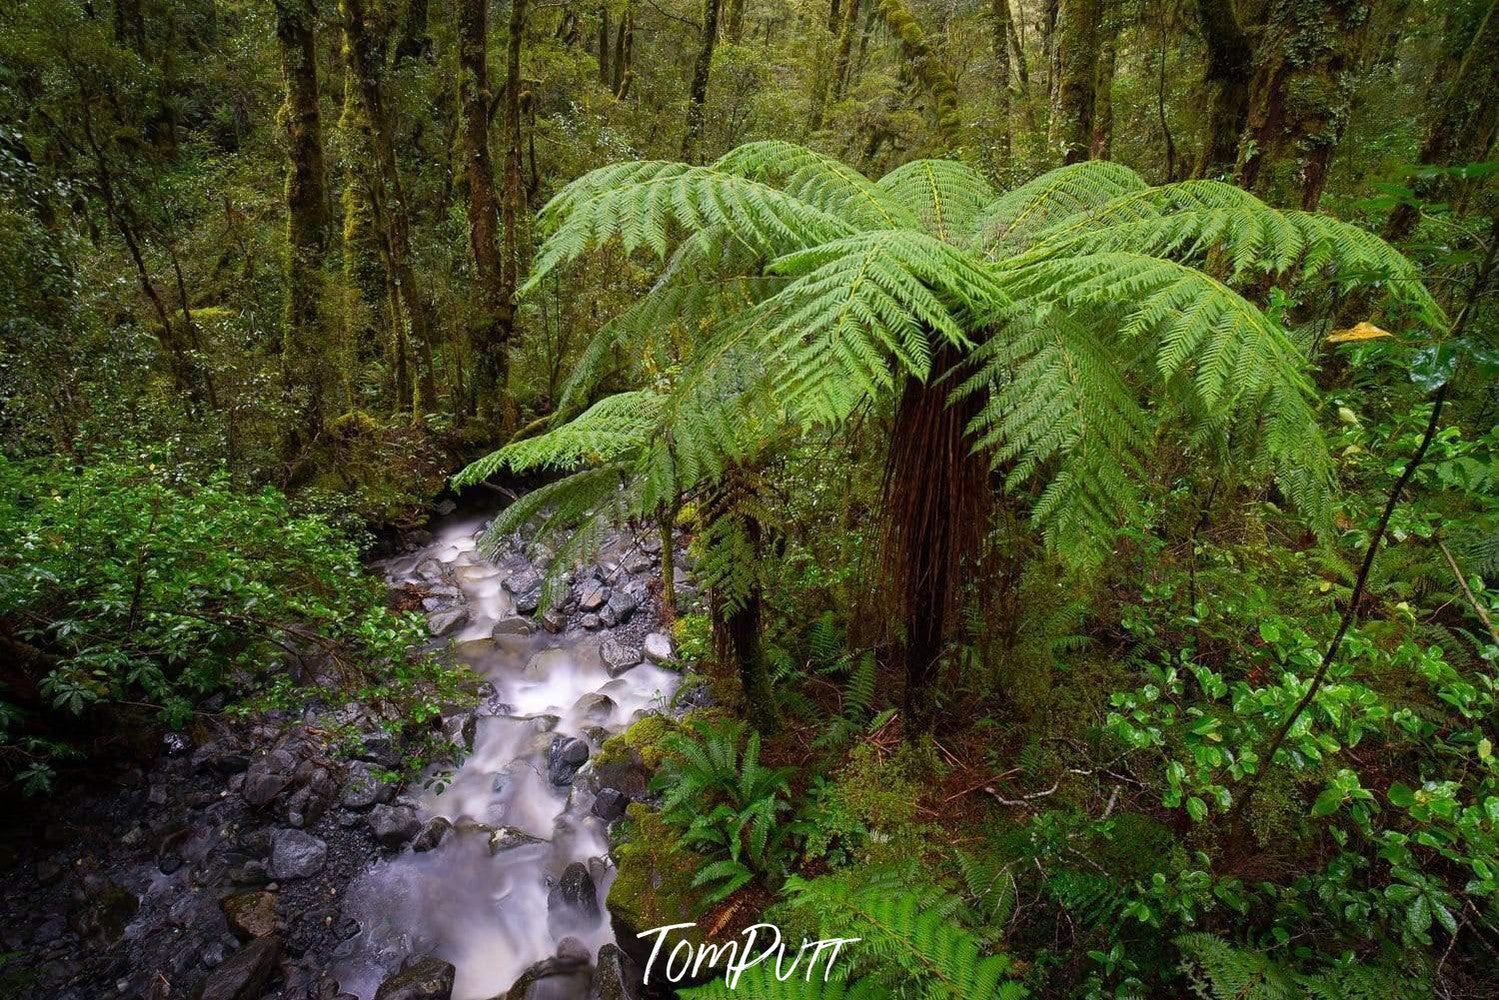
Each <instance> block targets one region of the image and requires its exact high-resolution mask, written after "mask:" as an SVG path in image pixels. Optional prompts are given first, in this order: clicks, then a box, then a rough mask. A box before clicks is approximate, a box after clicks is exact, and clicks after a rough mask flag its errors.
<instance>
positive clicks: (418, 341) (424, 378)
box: [342, 0, 437, 419]
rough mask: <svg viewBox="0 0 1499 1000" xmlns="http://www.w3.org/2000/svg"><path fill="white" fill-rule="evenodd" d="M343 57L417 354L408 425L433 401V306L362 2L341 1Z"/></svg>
mask: <svg viewBox="0 0 1499 1000" xmlns="http://www.w3.org/2000/svg"><path fill="white" fill-rule="evenodd" d="M342 4H343V20H344V34H345V38H346V40H347V45H345V47H344V51H345V54H346V56H347V57H348V59H349V60H350V62H349V69H350V70H351V72H352V73H353V76H354V78H355V81H356V83H357V85H358V89H359V98H360V103H361V105H362V108H363V111H364V114H365V117H366V119H367V120H368V122H369V135H370V145H371V149H372V151H373V152H374V159H375V169H374V170H373V171H372V172H371V177H372V178H373V179H374V183H373V185H372V189H371V195H372V198H373V200H374V203H375V206H376V209H375V210H376V213H377V215H378V216H380V217H381V220H382V221H383V223H384V233H383V240H384V243H385V246H386V257H387V260H388V262H389V267H390V277H391V281H392V283H393V286H394V292H395V299H396V301H397V302H398V303H399V305H400V308H401V312H402V314H403V318H404V320H405V323H406V326H407V327H408V328H409V329H410V331H411V339H412V341H413V344H412V347H413V348H415V351H416V361H417V377H416V379H415V389H414V390H413V392H412V394H411V399H410V404H411V415H412V419H420V418H421V415H422V413H423V412H424V411H425V408H426V407H427V406H430V405H432V404H433V403H435V402H436V399H437V383H436V376H435V374H434V369H433V361H432V353H433V330H432V303H431V300H430V298H429V296H428V294H427V292H426V289H425V286H423V285H421V284H419V283H418V282H417V280H416V275H415V272H414V271H413V269H412V266H411V208H410V205H409V204H408V202H407V200H406V196H405V191H404V189H403V187H402V184H401V173H400V170H399V168H398V166H397V163H396V151H395V141H394V138H393V136H392V134H391V133H392V130H391V125H390V120H389V117H388V116H387V115H386V113H385V106H384V101H383V96H382V94H381V75H382V74H381V65H382V63H381V60H380V59H379V58H377V52H376V49H375V46H374V45H373V44H372V40H371V38H370V34H369V20H368V18H367V16H366V13H365V0H342Z"/></svg>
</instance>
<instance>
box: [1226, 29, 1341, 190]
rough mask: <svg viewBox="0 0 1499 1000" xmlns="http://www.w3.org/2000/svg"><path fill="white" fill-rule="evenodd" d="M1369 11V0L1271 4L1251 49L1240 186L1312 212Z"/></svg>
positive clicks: (1329, 159) (1238, 171)
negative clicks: (1294, 203) (1252, 52)
mask: <svg viewBox="0 0 1499 1000" xmlns="http://www.w3.org/2000/svg"><path fill="white" fill-rule="evenodd" d="M1369 10H1370V3H1369V0H1272V2H1271V4H1270V6H1269V8H1268V12H1267V16H1266V19H1265V29H1264V33H1263V35H1262V36H1261V38H1260V41H1259V44H1258V45H1256V46H1255V57H1254V75H1253V79H1252V80H1251V82H1250V87H1249V114H1248V119H1247V124H1246V126H1245V129H1244V135H1243V138H1242V140H1241V141H1240V143H1239V159H1238V166H1237V168H1236V174H1237V176H1236V180H1237V181H1238V182H1239V184H1240V186H1242V187H1244V188H1247V189H1249V190H1251V191H1254V192H1256V193H1259V194H1262V195H1267V196H1269V197H1270V198H1271V199H1272V200H1282V201H1290V200H1293V199H1294V200H1297V201H1299V202H1300V204H1301V207H1302V208H1303V209H1305V210H1307V211H1313V210H1315V209H1316V207H1317V205H1318V203H1320V202H1321V200H1322V191H1323V188H1325V187H1326V185H1327V173H1328V169H1329V167H1330V166H1331V165H1332V157H1333V153H1334V152H1335V151H1336V149H1337V145H1338V141H1339V140H1340V139H1341V138H1342V135H1343V129H1344V127H1345V126H1346V125H1347V120H1348V108H1349V102H1350V99H1351V97H1352V91H1353V70H1354V67H1355V64H1356V61H1357V56H1358V52H1359V46H1360V42H1361V40H1362V38H1363V35H1364V28H1365V26H1366V25H1367V24H1368V21H1369ZM1277 194H1279V195H1280V197H1279V198H1277V197H1276V195H1277Z"/></svg>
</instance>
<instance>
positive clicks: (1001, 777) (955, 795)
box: [942, 767, 1020, 805]
mask: <svg viewBox="0 0 1499 1000" xmlns="http://www.w3.org/2000/svg"><path fill="white" fill-rule="evenodd" d="M1019 773H1020V768H1018V767H1012V768H1010V769H1009V770H1008V771H1006V772H1005V773H1004V774H996V775H995V776H994V777H992V778H985V779H984V780H983V781H980V782H979V783H978V784H977V785H974V786H973V787H971V788H965V789H963V790H962V791H961V792H953V793H952V794H951V795H949V796H948V797H947V798H945V799H943V800H942V804H943V805H946V804H947V803H949V802H951V801H952V800H953V799H960V798H962V797H963V796H965V795H967V794H969V793H970V792H976V791H978V790H979V789H980V788H984V786H985V785H992V784H993V783H994V782H996V781H1003V780H1004V779H1005V778H1008V777H1010V776H1011V775H1014V774H1019ZM984 790H985V791H989V789H987V788H984Z"/></svg>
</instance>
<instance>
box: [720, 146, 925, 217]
mask: <svg viewBox="0 0 1499 1000" xmlns="http://www.w3.org/2000/svg"><path fill="white" fill-rule="evenodd" d="M713 166H714V168H715V169H717V170H722V171H723V172H724V173H729V174H737V175H739V176H741V177H748V178H751V179H752V180H757V181H761V182H763V183H766V184H769V185H771V186H772V187H776V188H779V189H780V190H782V191H784V192H786V193H787V194H789V195H791V196H792V197H794V198H797V199H800V200H801V201H804V202H806V203H807V204H808V205H811V206H813V207H814V208H818V209H821V210H822V211H825V212H831V213H832V214H834V215H837V216H839V217H841V218H845V219H848V220H849V221H850V222H853V223H854V224H855V225H857V226H859V228H861V229H909V228H915V225H916V220H915V218H914V217H913V216H912V215H911V213H910V211H909V210H908V209H907V208H906V203H905V202H903V201H901V200H900V199H899V198H894V197H891V195H890V193H889V192H888V191H886V190H885V189H884V187H883V186H882V185H880V184H875V183H874V182H873V181H871V180H870V179H869V178H867V177H865V176H864V175H863V174H861V173H859V171H857V170H855V169H854V168H853V167H851V166H849V165H848V164H846V163H844V162H843V161H842V160H839V159H836V158H834V157H831V156H824V155H823V154H822V153H819V152H816V151H815V150H811V149H808V148H806V147H805V146H798V145H797V144H796V143H793V142H785V141H783V140H780V139H766V140H763V141H760V142H747V143H745V144H744V145H742V146H739V147H738V148H736V149H732V150H730V151H729V152H727V153H725V154H724V155H723V156H721V157H719V158H718V160H717V161H716V162H715V163H714V164H713Z"/></svg>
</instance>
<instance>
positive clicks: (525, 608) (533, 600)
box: [515, 587, 541, 615]
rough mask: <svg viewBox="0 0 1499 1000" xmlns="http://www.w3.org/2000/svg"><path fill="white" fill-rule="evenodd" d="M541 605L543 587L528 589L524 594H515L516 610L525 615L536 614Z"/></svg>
mask: <svg viewBox="0 0 1499 1000" xmlns="http://www.w3.org/2000/svg"><path fill="white" fill-rule="evenodd" d="M539 607H541V588H540V587H537V588H536V589H535V590H528V591H526V592H525V593H523V594H516V595H515V610H516V611H519V612H520V613H521V614H523V615H530V614H535V613H536V609H537V608H539Z"/></svg>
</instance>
